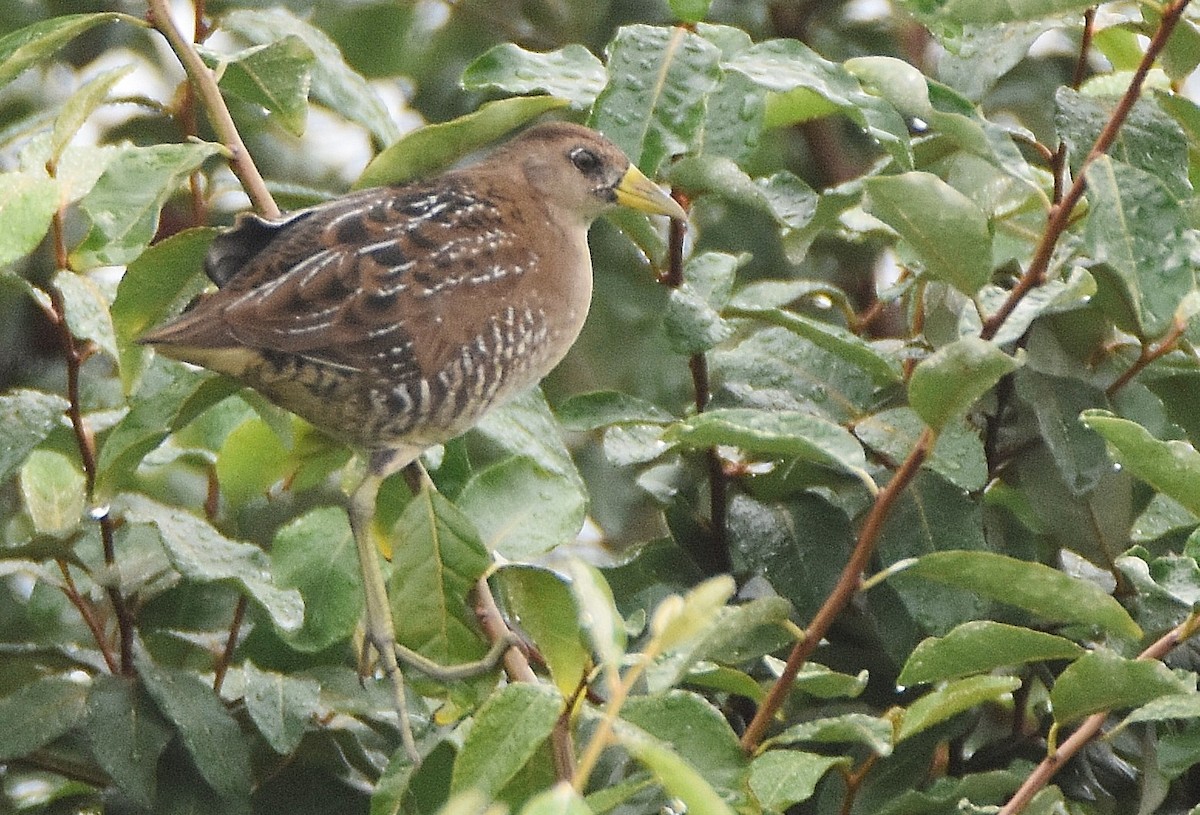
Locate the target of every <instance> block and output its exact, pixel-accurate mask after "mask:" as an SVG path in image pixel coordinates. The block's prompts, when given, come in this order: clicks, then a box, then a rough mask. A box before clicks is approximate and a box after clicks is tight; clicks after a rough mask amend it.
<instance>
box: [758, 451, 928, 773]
mask: <svg viewBox="0 0 1200 815" xmlns="http://www.w3.org/2000/svg"><path fill="white" fill-rule="evenodd" d="M936 438H937V437H936V435H935V434H934V432H933V431H932V430H930V429H928V428H926V430H925V431H924V432H923V433H922V434H921V436H920V438H918V439H917V443H916V445H914V446H913V449H912V451H911V452H910V453H909V454H908V457H907V458H906V459H904V462H903V463H902V464H901V465H900V468H899V469H898V470H896V474H895V475H894V476H892V480H891V481H889V482H888V483H887V486H886V487H884V488H883V489H881V490H880V491H879V493H878V494H877V495H876V496H875V503H874V504H873V505H872V506H871V511H870V512H869V513H868V514H867V518H866V520H865V521H864V522H863V526H862V530H861V531H860V532H859V533H858V541H857V542H856V543H855V545H854V551H853V552H851V553H850V560H849V561H847V562H846V567H845V568H844V569H842V574H841V576H840V577H839V578H838V582H837V585H836V586H834V588H833V591H832V592H830V593H829V597H827V598H826V599H825V602H824V603H823V604H822V605H821V608H820V610H818V611H817V614H816V616H815V617H813V619H812V622H811V623H809V625H808V628H806V629H805V631H804V638H803V639H802V640H800V641H799V642H797V643H796V645H795V647H793V648H792V653H791V654H789V655H788V660H787V664H786V665H785V666H784V669H783V673H782V674H780V676H779V679H777V680H776V681H775V684H774V685H772V686H771V690H770V691H769V692H768V693H767V698H766V699H764V700H763V703H762V704H761V705H759V708H758V711H757V712H756V713H755V714H754V718H753V719H752V720H751V721H750V724H749V725H748V726H747V727H746V732H745V733H743V734H742V749H743V750H745V751H746V752H747V753H753V752H754V751H755V750H757V749H758V745H759V744H760V743H761V742H762V738H763V735H764V734H765V733H766V730H767V725H768V724H770V722H771V720H772V719H774V718H775V714H776V713H778V712H779V708H780V707H782V706H783V702H784V700H785V699H786V698H787V695H788V694H789V693H790V692H791V689H792V682H794V681H795V679H796V674H798V673H799V672H800V668H801V667H802V666H803V665H804V663H805V662H806V661H808V658H809V657H810V656H812V653H813V652H814V651H815V650H816V649H817V646H818V645H819V644H820V642H821V640H822V639H823V638H824V637H825V635H826V634H827V633H829V629H830V628H831V627H832V626H833V622H834V620H836V619H837V617H838V615H839V614H841V613H842V611H843V610H844V609H845V608H846V606H847V605H849V604H850V601H851V600H852V599H854V595H855V593H856V592H857V591H858V588H859V585H860V584H861V582H862V574H863V572H864V571H865V570H866V568H867V564H868V563H869V562H870V560H871V556H872V555H873V554H874V553H875V546H876V544H878V542H879V533H880V532H881V531H882V529H883V523H884V521H885V520H887V517H888V514H889V513H890V512H891V509H892V506H893V505H894V504H895V502H896V499H897V498H898V497H899V496H900V493H902V492H903V491H904V489H905V487H907V486H908V485H909V483H911V482H912V480H913V478H914V477H915V476H916V474H917V471H918V469H920V467H921V463H922V462H924V461H925V459H926V457H927V456H928V455H929V452H930V451H931V450H932V449H933V444H934V442H935V441H936Z"/></svg>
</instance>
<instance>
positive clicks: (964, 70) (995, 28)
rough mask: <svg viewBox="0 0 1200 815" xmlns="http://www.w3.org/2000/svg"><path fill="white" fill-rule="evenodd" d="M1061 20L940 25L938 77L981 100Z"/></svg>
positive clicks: (970, 97) (956, 88)
mask: <svg viewBox="0 0 1200 815" xmlns="http://www.w3.org/2000/svg"><path fill="white" fill-rule="evenodd" d="M1057 22H1058V20H1045V19H1043V20H1031V21H1020V22H1014V23H1004V24H1001V25H963V26H940V27H939V28H940V29H941V30H939V31H938V32H937V35H938V41H939V42H940V43H941V45H942V47H943V48H945V52H944V53H942V54H941V55H940V56H939V57H938V65H937V78H938V79H939V80H941V81H942V82H945V83H946V84H947V85H950V86H951V87H953V88H954V89H955V90H957V91H958V92H959V93H962V94H963V95H964V96H966V97H967V98H968V99H969V100H971V101H972V102H976V103H977V102H979V101H980V100H981V99H983V97H984V95H985V94H986V93H987V92H988V91H989V90H991V89H992V87H993V86H994V85H995V84H996V80H998V79H999V78H1000V77H1002V76H1004V75H1005V74H1006V73H1008V72H1009V71H1011V70H1012V69H1013V68H1015V67H1016V66H1017V65H1018V64H1019V63H1020V62H1021V60H1023V59H1025V57H1026V55H1027V54H1028V53H1029V47H1030V46H1031V45H1033V42H1034V40H1036V39H1037V38H1038V37H1040V36H1041V35H1042V34H1044V33H1045V32H1046V31H1048V30H1049V29H1051V28H1053V27H1054V25H1055V24H1056V23H1057Z"/></svg>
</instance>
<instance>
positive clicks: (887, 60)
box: [842, 56, 933, 119]
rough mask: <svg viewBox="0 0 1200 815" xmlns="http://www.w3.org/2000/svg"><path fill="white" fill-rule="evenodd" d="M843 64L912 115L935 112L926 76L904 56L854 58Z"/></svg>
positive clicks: (900, 109) (861, 80)
mask: <svg viewBox="0 0 1200 815" xmlns="http://www.w3.org/2000/svg"><path fill="white" fill-rule="evenodd" d="M842 65H843V66H844V67H845V68H846V70H847V71H849V72H850V73H851V74H852V75H854V76H855V77H856V78H857V79H858V81H859V82H861V83H862V84H863V87H865V88H866V89H867V90H868V91H870V92H871V93H874V94H876V95H878V96H882V97H883V98H884V99H886V100H887V101H889V102H891V103H892V105H893V106H894V107H895V108H896V110H898V111H899V112H900V113H902V114H903V115H904V116H908V117H910V118H911V117H919V118H925V119H928V118H929V117H930V116H931V115H932V114H933V105H932V104H931V103H930V101H929V85H928V84H927V82H926V79H925V75H924V74H922V73H921V72H920V71H919V70H918V69H916V68H914V67H913V66H912V65H909V64H908V63H907V62H905V61H904V60H902V59H897V58H896V57H886V56H864V57H852V58H851V59H848V60H846V61H845V62H843V63H842Z"/></svg>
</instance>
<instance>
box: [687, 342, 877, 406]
mask: <svg viewBox="0 0 1200 815" xmlns="http://www.w3.org/2000/svg"><path fill="white" fill-rule="evenodd" d="M709 367H710V374H711V376H712V377H713V380H714V381H716V382H721V383H722V385H723V391H726V392H728V394H730V395H734V396H735V397H736V402H735V404H740V405H743V406H746V407H757V406H760V405H767V406H770V407H771V408H772V409H783V410H790V411H801V412H805V413H816V414H817V415H819V416H822V417H824V418H826V419H828V420H831V421H833V422H836V423H838V424H849V423H851V422H854V421H857V420H859V419H861V418H862V417H863V416H865V415H869V414H870V413H871V412H873V411H874V410H876V409H877V408H878V404H879V389H878V388H877V387H876V386H875V384H874V383H873V382H872V381H871V378H870V377H867V376H864V375H863V371H862V368H860V367H858V366H857V365H854V364H852V363H850V362H847V361H845V360H843V359H842V358H841V357H839V356H838V355H837V354H834V353H832V352H830V351H826V350H825V349H823V348H820V347H818V346H817V345H815V344H813V343H812V342H810V341H808V340H807V339H805V338H803V337H801V336H799V335H798V334H794V333H792V332H791V331H788V330H786V329H783V328H764V329H762V330H760V331H755V332H753V333H752V334H750V336H748V337H746V338H745V339H744V340H742V341H741V342H739V343H737V344H736V345H733V346H732V347H730V346H729V345H726V346H722V347H721V348H718V349H716V350H714V351H713V352H712V355H711V363H710V366H709Z"/></svg>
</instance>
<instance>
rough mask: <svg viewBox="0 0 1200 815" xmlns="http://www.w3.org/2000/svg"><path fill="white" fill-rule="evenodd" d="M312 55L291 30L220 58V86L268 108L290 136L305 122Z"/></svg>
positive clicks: (300, 129)
mask: <svg viewBox="0 0 1200 815" xmlns="http://www.w3.org/2000/svg"><path fill="white" fill-rule="evenodd" d="M315 60H316V56H315V55H314V54H313V52H312V49H311V48H309V47H308V45H307V44H306V43H305V42H304V40H303V39H301V38H300V37H298V36H296V35H294V34H292V35H288V36H286V37H283V38H282V39H279V40H276V41H274V42H271V43H267V44H266V45H259V46H255V47H253V48H247V49H246V50H245V51H241V52H239V53H237V54H234V55H233V56H231V57H229V58H227V59H225V60H222V64H223V67H224V71H223V72H222V73H221V83H220V84H221V89H222V90H224V91H229V92H230V93H233V94H236V95H237V96H240V97H241V98H242V99H245V100H246V101H247V102H250V103H251V104H255V105H260V106H262V107H264V108H266V109H267V110H268V111H270V112H271V113H272V114H273V115H274V116H276V117H277V118H278V120H279V123H280V124H281V125H283V128H284V129H285V130H286V131H287V132H288V133H291V134H292V135H293V136H303V135H304V128H305V126H306V125H307V123H308V91H309V88H310V86H311V84H312V75H311V71H312V68H313V63H314V61H315Z"/></svg>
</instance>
